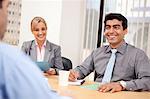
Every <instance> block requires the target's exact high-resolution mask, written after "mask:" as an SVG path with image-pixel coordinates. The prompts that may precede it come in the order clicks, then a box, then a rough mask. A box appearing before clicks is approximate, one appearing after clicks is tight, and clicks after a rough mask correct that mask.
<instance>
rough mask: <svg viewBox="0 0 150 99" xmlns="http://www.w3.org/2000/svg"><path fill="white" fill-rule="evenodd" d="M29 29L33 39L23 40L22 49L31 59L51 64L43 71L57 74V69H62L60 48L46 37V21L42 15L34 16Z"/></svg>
mask: <svg viewBox="0 0 150 99" xmlns="http://www.w3.org/2000/svg"><path fill="white" fill-rule="evenodd" d="M31 31H32V34H33V35H34V37H35V39H34V40H31V41H27V42H24V43H23V45H22V50H23V51H24V52H25V53H26V54H27V55H29V56H30V57H31V59H32V60H33V61H37V62H39V61H40V62H41V61H44V62H48V63H49V64H51V65H52V67H51V68H49V69H48V70H47V71H45V72H46V73H48V74H50V75H55V74H58V70H59V69H63V64H62V58H61V48H60V46H58V45H55V44H53V43H51V42H49V41H48V40H47V39H46V35H47V24H46V21H45V20H44V19H43V18H42V17H34V18H33V19H32V21H31Z"/></svg>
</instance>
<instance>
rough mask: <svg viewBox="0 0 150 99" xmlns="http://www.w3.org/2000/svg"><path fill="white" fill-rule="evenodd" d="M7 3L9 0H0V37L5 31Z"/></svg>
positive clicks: (0, 37)
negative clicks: (0, 5)
mask: <svg viewBox="0 0 150 99" xmlns="http://www.w3.org/2000/svg"><path fill="white" fill-rule="evenodd" d="M8 5H9V0H3V1H2V8H0V39H2V38H3V36H4V32H5V31H6V25H7V8H8Z"/></svg>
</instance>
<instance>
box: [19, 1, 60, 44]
mask: <svg viewBox="0 0 150 99" xmlns="http://www.w3.org/2000/svg"><path fill="white" fill-rule="evenodd" d="M35 16H41V17H43V18H44V19H45V20H46V22H47V26H48V32H47V39H48V40H49V41H51V42H53V43H55V44H59V40H60V38H59V37H60V22H61V21H60V19H61V0H22V12H21V33H20V41H19V46H21V45H22V42H24V41H28V40H31V39H34V37H33V35H32V33H31V31H30V22H31V20H32V19H33V17H35Z"/></svg>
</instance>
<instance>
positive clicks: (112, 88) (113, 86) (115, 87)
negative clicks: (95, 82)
mask: <svg viewBox="0 0 150 99" xmlns="http://www.w3.org/2000/svg"><path fill="white" fill-rule="evenodd" d="M122 90H124V88H123V87H122V86H121V84H120V83H119V82H112V83H107V84H103V85H101V86H100V87H99V89H98V91H100V92H111V93H114V92H119V91H122Z"/></svg>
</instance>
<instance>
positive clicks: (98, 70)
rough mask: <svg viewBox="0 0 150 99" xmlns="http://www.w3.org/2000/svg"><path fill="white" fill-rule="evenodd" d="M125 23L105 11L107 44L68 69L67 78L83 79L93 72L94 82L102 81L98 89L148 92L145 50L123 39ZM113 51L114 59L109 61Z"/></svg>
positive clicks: (149, 70) (148, 63)
mask: <svg viewBox="0 0 150 99" xmlns="http://www.w3.org/2000/svg"><path fill="white" fill-rule="evenodd" d="M127 23H128V22H127V19H126V18H125V17H124V16H123V15H121V14H119V13H109V14H107V15H106V16H105V21H104V25H105V30H104V36H105V37H106V39H107V40H108V42H109V45H106V46H102V47H100V48H97V49H95V50H94V51H93V52H92V53H91V55H89V56H88V57H87V58H86V59H85V61H84V62H83V63H82V64H81V65H80V66H77V67H76V68H75V69H74V70H71V71H70V75H69V80H71V81H75V80H76V79H83V78H85V77H86V76H88V75H89V74H90V73H91V72H93V71H95V81H96V82H100V83H102V85H101V86H100V87H99V89H98V91H100V92H119V91H122V90H128V91H150V60H149V59H148V57H147V55H146V54H145V52H144V51H142V50H140V49H138V48H136V47H134V46H132V45H130V44H128V43H126V42H125V40H124V36H125V35H126V34H127V31H128V30H127V27H128V25H127ZM114 51H115V52H114ZM112 53H113V56H115V58H111V61H110V57H111V56H112ZM112 59H114V60H115V61H113V62H112ZM108 63H109V65H108ZM112 63H113V65H111V66H113V67H110V64H112ZM107 67H108V69H107ZM110 70H111V72H110ZM106 71H107V72H106ZM108 74H110V75H109V76H108ZM108 78H110V79H109V80H108Z"/></svg>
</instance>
